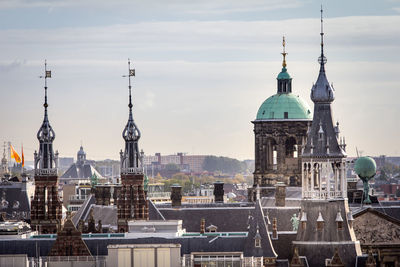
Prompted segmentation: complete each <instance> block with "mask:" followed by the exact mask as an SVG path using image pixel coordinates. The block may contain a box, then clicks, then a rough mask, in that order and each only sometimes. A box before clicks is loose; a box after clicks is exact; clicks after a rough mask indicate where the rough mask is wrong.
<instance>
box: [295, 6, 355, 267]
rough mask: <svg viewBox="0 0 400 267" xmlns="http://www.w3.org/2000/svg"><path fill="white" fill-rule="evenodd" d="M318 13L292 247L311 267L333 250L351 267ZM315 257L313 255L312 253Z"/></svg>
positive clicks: (350, 233) (341, 156)
mask: <svg viewBox="0 0 400 267" xmlns="http://www.w3.org/2000/svg"><path fill="white" fill-rule="evenodd" d="M322 22H323V21H322V9H321V56H320V57H319V59H318V61H319V64H320V70H319V75H318V79H317V82H316V83H315V84H314V85H313V86H312V89H311V100H312V101H313V102H314V117H313V121H312V125H311V128H310V129H309V131H308V135H307V142H306V144H305V146H304V147H303V153H302V201H301V218H300V222H301V224H300V227H299V229H298V232H297V239H296V241H293V245H294V247H295V248H298V249H299V254H300V255H307V260H308V262H309V264H310V266H323V265H324V263H325V259H328V258H331V257H332V255H333V254H334V253H335V249H338V252H339V255H340V258H341V259H342V260H343V262H344V263H345V266H354V262H355V258H356V256H357V255H359V254H360V252H361V251H360V243H359V242H358V241H356V238H355V235H354V230H353V228H352V225H351V224H349V222H348V218H350V210H349V207H348V203H347V183H346V176H345V170H346V160H345V159H346V156H347V155H346V151H345V144H344V142H343V141H340V140H341V138H340V136H339V129H338V127H339V126H338V125H337V126H334V124H333V120H332V109H331V103H332V102H333V101H334V99H335V91H334V89H333V86H332V85H330V84H329V82H328V79H327V77H326V72H325V64H326V62H327V61H326V58H325V56H324V39H323V37H324V33H323V28H322V25H323V24H322ZM316 251H318V253H316Z"/></svg>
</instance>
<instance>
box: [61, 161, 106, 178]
mask: <svg viewBox="0 0 400 267" xmlns="http://www.w3.org/2000/svg"><path fill="white" fill-rule="evenodd" d="M93 174H95V175H96V176H97V178H103V176H102V175H101V174H100V173H99V172H98V171H97V170H96V169H95V168H94V167H93V166H92V165H90V164H89V163H84V164H76V163H74V164H72V165H71V166H70V167H69V168H68V170H66V171H65V173H64V174H63V175H61V176H60V179H68V178H71V179H77V178H79V179H90V178H91V177H92V176H93Z"/></svg>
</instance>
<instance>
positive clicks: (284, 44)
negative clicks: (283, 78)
mask: <svg viewBox="0 0 400 267" xmlns="http://www.w3.org/2000/svg"><path fill="white" fill-rule="evenodd" d="M282 46H283V52H282V53H281V54H282V56H283V62H282V67H284V68H286V55H287V53H286V50H285V48H286V40H285V36H283V39H282Z"/></svg>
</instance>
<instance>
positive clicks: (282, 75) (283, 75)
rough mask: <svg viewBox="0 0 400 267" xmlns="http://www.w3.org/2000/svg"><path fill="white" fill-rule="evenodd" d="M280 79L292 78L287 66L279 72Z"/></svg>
mask: <svg viewBox="0 0 400 267" xmlns="http://www.w3.org/2000/svg"><path fill="white" fill-rule="evenodd" d="M276 78H277V79H278V80H289V79H292V78H291V77H290V75H289V73H288V72H287V69H286V67H283V68H282V71H281V72H280V73H279V74H278V77H276Z"/></svg>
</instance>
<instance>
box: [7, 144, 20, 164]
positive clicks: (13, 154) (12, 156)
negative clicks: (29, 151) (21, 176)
mask: <svg viewBox="0 0 400 267" xmlns="http://www.w3.org/2000/svg"><path fill="white" fill-rule="evenodd" d="M10 148H11V158H12V159H15V161H16V162H17V163H21V158H20V157H19V155H18V153H17V151H15V149H14V148H13V146H12V145H10Z"/></svg>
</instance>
